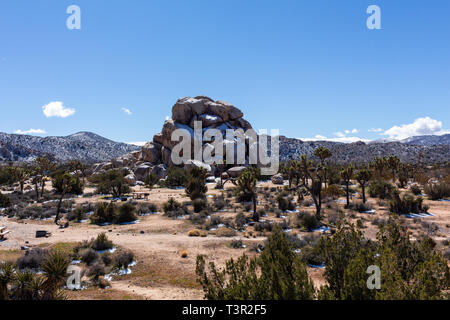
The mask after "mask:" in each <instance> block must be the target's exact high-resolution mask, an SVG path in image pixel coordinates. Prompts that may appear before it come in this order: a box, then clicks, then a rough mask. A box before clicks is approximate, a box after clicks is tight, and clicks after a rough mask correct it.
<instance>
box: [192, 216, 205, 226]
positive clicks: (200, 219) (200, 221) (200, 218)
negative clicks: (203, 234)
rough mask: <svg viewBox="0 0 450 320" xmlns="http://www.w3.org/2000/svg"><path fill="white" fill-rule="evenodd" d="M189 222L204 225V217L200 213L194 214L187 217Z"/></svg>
mask: <svg viewBox="0 0 450 320" xmlns="http://www.w3.org/2000/svg"><path fill="white" fill-rule="evenodd" d="M189 220H190V221H191V222H192V223H193V224H204V223H205V215H204V214H201V213H194V214H192V215H190V216H189Z"/></svg>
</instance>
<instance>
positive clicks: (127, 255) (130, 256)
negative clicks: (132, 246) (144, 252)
mask: <svg viewBox="0 0 450 320" xmlns="http://www.w3.org/2000/svg"><path fill="white" fill-rule="evenodd" d="M133 260H134V253H133V252H131V251H125V252H120V253H118V254H117V255H116V256H115V257H114V266H115V267H116V268H117V269H128V266H129V265H130V264H131V263H132V262H133Z"/></svg>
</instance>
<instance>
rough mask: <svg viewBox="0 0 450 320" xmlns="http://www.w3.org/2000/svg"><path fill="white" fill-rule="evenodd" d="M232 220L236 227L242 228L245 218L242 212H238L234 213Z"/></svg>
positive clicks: (245, 221)
mask: <svg viewBox="0 0 450 320" xmlns="http://www.w3.org/2000/svg"><path fill="white" fill-rule="evenodd" d="M234 222H235V224H236V227H237V228H239V229H242V228H243V227H244V225H245V224H246V223H247V218H246V217H245V215H244V214H243V213H242V212H239V213H238V214H237V215H236V218H235V219H234Z"/></svg>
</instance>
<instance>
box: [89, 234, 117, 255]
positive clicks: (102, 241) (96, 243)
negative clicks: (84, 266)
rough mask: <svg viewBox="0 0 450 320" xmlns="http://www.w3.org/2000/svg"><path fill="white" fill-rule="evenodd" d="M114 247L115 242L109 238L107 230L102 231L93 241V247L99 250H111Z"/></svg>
mask: <svg viewBox="0 0 450 320" xmlns="http://www.w3.org/2000/svg"><path fill="white" fill-rule="evenodd" d="M113 247H114V244H113V242H112V241H111V240H109V239H108V237H107V236H106V233H105V232H102V233H100V234H99V235H98V236H97V238H96V239H95V240H93V241H92V243H91V248H92V249H94V250H97V251H103V250H110V249H112V248H113Z"/></svg>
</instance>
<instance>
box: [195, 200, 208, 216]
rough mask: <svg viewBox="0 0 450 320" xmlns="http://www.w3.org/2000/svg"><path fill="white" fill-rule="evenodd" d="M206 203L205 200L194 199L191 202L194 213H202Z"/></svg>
mask: <svg viewBox="0 0 450 320" xmlns="http://www.w3.org/2000/svg"><path fill="white" fill-rule="evenodd" d="M207 204H208V203H207V202H206V200H205V199H199V198H197V199H195V200H193V201H192V206H193V207H194V212H195V213H199V212H200V211H202V210H203V209H205V208H206V207H207Z"/></svg>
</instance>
